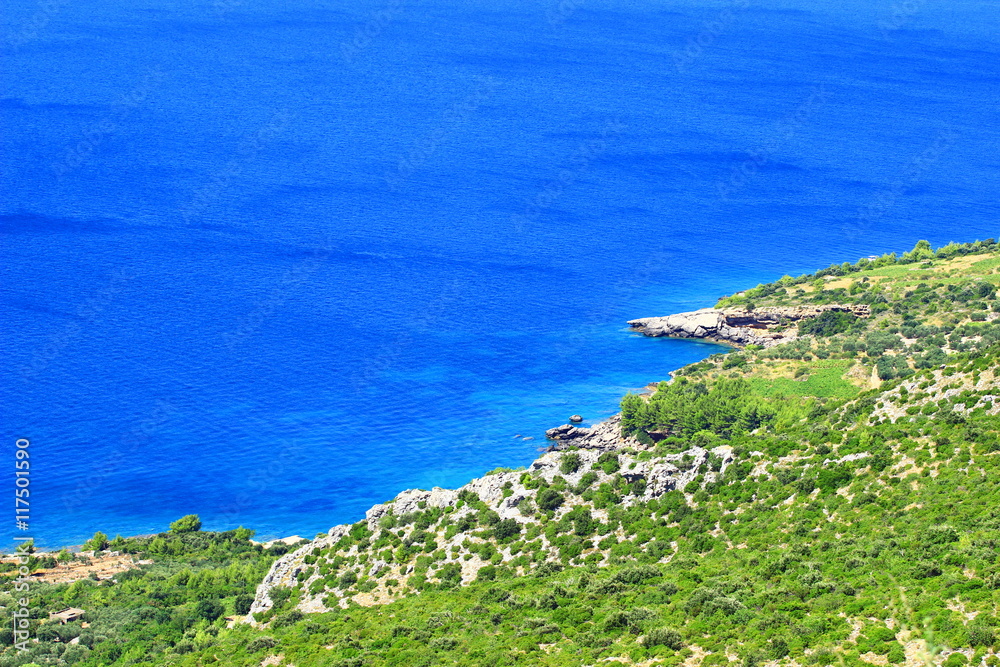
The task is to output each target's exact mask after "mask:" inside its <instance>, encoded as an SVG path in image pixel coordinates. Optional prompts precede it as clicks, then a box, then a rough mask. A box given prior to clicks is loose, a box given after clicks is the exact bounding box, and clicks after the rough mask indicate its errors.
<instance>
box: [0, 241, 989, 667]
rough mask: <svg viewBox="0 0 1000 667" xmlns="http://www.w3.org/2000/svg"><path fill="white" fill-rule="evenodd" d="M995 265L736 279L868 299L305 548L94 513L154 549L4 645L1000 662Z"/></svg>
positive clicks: (185, 656)
mask: <svg viewBox="0 0 1000 667" xmlns="http://www.w3.org/2000/svg"><path fill="white" fill-rule="evenodd" d="M998 283H1000V251H998V247H997V245H996V244H995V243H994V242H993V241H992V240H989V241H985V242H977V243H975V244H951V245H949V246H946V247H945V248H941V249H939V250H937V251H934V250H933V249H931V248H930V246H929V244H926V242H921V243H918V244H917V246H916V247H915V248H914V250H913V251H911V252H909V253H906V254H904V255H902V256H900V257H896V256H894V255H887V256H884V257H881V258H879V259H877V260H862V261H860V262H857V263H854V264H850V263H845V264H842V265H834V266H832V267H830V268H828V269H824V270H822V271H819V272H817V273H815V274H812V275H809V276H801V277H799V278H791V277H785V278H782V279H781V280H779V281H776V282H774V283H771V284H767V285H760V286H758V287H756V288H753V289H750V290H748V291H747V292H744V293H741V294H740V295H736V296H731V297H726V298H724V299H723V300H722V301H720V303H719V307H724V308H743V309H748V310H753V309H761V308H768V307H778V306H797V305H804V304H840V305H853V304H863V305H868V306H869V307H870V313H871V314H870V315H869V316H867V317H856V316H855V315H853V314H850V313H847V312H840V311H828V312H825V313H823V314H822V315H820V316H819V317H815V318H808V319H803V320H800V321H798V322H797V323H795V322H789V323H787V324H779V325H778V328H777V331H779V332H780V331H782V330H783V331H785V332H786V333H788V334H794V336H789V337H790V338H794V340H791V341H790V342H785V343H782V344H780V345H776V346H774V347H769V348H767V349H743V350H737V351H733V352H730V353H728V354H718V355H714V356H712V357H710V358H709V359H707V360H705V361H702V362H699V363H696V364H692V365H690V366H688V367H685V368H683V369H680V370H679V371H677V372H676V373H675V379H674V381H673V382H669V383H667V382H661V383H660V385H659V387H658V388H657V390H656V392H655V393H653V394H652V395H629V396H626V397H624V398H623V400H622V415H621V430H622V435H623V436H624V438H625V439H624V440H623V442H622V446H621V447H620V448H618V449H615V450H610V451H603V450H594V449H574V448H573V447H565V448H561V449H560V451H554V452H550V453H547V454H545V455H544V456H543V457H541V458H540V459H539V460H538V461H536V462H535V464H533V465H532V466H531V467H530V468H529V469H527V470H516V471H511V470H503V469H501V470H497V471H493V472H491V473H489V474H487V475H485V476H484V477H483V478H481V479H479V480H474V481H473V482H471V483H470V484H469V485H467V486H466V487H463V489H461V490H460V491H459V492H451V491H444V490H435V491H434V492H428V493H419V492H412V493H408V494H401V495H400V496H399V497H398V498H397V499H395V501H392V502H390V503H388V504H386V505H383V506H377V507H376V508H373V510H371V511H370V513H369V517H368V518H367V519H364V520H361V521H359V522H358V523H356V524H354V525H353V526H349V527H343V528H342V529H335V530H334V531H332V532H331V533H330V534H329V535H321V536H317V538H316V539H315V540H314V541H312V542H310V543H309V544H306V545H303V546H301V547H298V548H297V550H295V551H289V549H288V548H287V547H285V546H284V545H281V544H279V545H275V546H273V547H271V548H269V549H264V548H263V547H262V546H261V545H256V544H253V543H251V542H250V540H249V538H250V537H251V535H252V534H251V533H250V531H243V530H240V531H230V532H228V533H206V532H202V531H198V530H192V529H191V528H193V526H187V527H186V528H185V527H183V524H179V525H175V527H174V530H173V531H172V532H169V533H164V534H162V535H160V536H156V537H150V538H132V539H118V540H115V541H114V542H113V543H110V544H104V543H103V542H104V540H103V536H97V538H98V539H96V540H95V543H94V544H92V545H91V546H95V547H107V548H112V549H117V550H118V551H122V552H126V553H132V554H135V555H136V558H142V559H144V560H148V561H151V562H150V563H147V564H143V565H141V566H139V567H138V568H136V569H132V570H128V571H127V572H124V573H120V574H117V575H115V577H114V579H105V580H101V581H96V580H94V579H82V580H79V581H77V582H75V583H64V584H41V583H35V584H33V585H32V595H33V598H32V604H31V613H32V615H33V617H34V618H33V621H32V624H31V635H32V637H34V638H37V639H39V640H40V641H38V642H37V643H35V642H31V643H29V644H28V646H27V648H28V650H27V651H19V650H18V649H17V647H15V646H14V645H13V644H14V642H15V641H16V637H15V635H14V633H13V631H12V630H6V631H0V641H2V643H3V644H4V645H5V648H4V649H3V652H2V654H0V667H7V666H8V665H10V666H13V665H25V664H30V663H32V662H33V663H35V664H38V665H63V664H76V665H84V666H91V665H93V666H97V665H150V666H151V665H184V666H187V665H191V666H194V665H240V666H251V665H252V666H254V667H256V666H258V665H295V666H296V667H312V666H316V667H319V666H330V667H332V666H342V667H347V666H357V667H360V666H366V667H367V666H372V667H375V666H383V665H385V666H388V665H398V666H406V667H411V666H418V665H470V666H471V665H490V666H491V667H492V666H494V665H497V666H499V665H567V666H568V665H601V664H610V665H616V664H624V665H643V666H652V665H665V666H666V665H670V666H674V665H686V666H691V667H694V666H696V665H703V666H706V667H707V666H709V665H734V666H736V665H741V666H751V665H788V666H791V665H803V666H804V665H903V664H909V665H930V664H934V665H941V664H944V665H947V666H949V667H950V666H953V665H966V664H972V665H998V664H1000V657H998V655H997V650H998V649H1000V646H998V643H1000V642H998V637H1000V620H998V619H1000V608H998V605H1000V417H998V414H997V413H998V412H1000V377H998V367H1000V313H998V311H1000V300H998V299H997V295H996V288H997V284H998ZM650 379H651V380H661V379H663V378H650ZM568 442H569V443H572V441H568ZM286 551H289V553H286ZM64 558H65V557H64ZM276 559H278V560H277V561H276ZM273 563H274V564H275V566H274V567H273V569H271V574H270V575H268V579H267V581H268V583H267V585H266V586H265V587H263V588H261V589H260V590H257V586H258V584H259V583H260V582H261V581H262V580H264V579H265V575H266V574H267V573H268V571H269V568H272V564H273ZM53 564H54V563H52V562H46V558H45V557H42V558H34V557H33V558H32V561H31V567H32V568H33V569H34V568H40V567H42V566H51V565H53ZM10 567H13V564H10ZM15 577H16V573H14V572H13V571H10V572H9V574H8V576H7V581H6V583H5V584H4V589H5V591H8V592H5V593H2V594H0V605H3V606H4V607H6V608H7V610H10V611H12V610H13V609H15V607H16V605H17V602H16V596H17V595H18V594H17V593H16V592H15V591H13V587H14V586H15V583H16V582H15V581H14V579H15ZM255 595H256V598H257V602H256V603H255V604H254V606H253V609H254V610H255V613H254V615H253V618H252V619H248V620H252V621H253V624H250V623H245V622H236V623H234V624H231V623H227V621H226V618H225V617H226V616H227V615H230V616H231V615H244V614H247V613H248V612H249V611H250V610H251V601H252V600H253V598H254V596H255ZM67 606H73V607H78V608H80V609H83V610H84V611H85V616H84V618H83V621H75V622H71V623H67V624H65V625H59V624H57V623H56V622H50V621H47V620H46V619H47V618H48V614H49V613H50V612H54V611H58V610H59V609H61V608H64V607H67ZM238 620H239V619H238ZM84 623H86V624H87V627H84ZM227 625H232V627H227ZM5 633H6V634H5Z"/></svg>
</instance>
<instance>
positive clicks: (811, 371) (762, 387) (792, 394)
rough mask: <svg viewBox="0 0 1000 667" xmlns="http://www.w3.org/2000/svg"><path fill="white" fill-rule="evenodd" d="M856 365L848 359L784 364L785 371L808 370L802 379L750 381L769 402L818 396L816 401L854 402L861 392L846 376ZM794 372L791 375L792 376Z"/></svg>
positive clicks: (758, 377) (755, 378) (759, 379)
mask: <svg viewBox="0 0 1000 667" xmlns="http://www.w3.org/2000/svg"><path fill="white" fill-rule="evenodd" d="M853 364H854V362H853V361H851V360H849V359H825V360H822V361H819V360H817V361H812V362H797V363H795V364H794V365H792V364H788V363H785V364H782V367H789V368H788V371H791V367H794V368H803V369H807V372H806V373H805V374H804V375H802V376H801V377H798V378H795V377H780V376H778V377H761V376H759V375H753V376H751V377H750V378H749V380H750V385H751V386H752V387H753V388H754V390H755V391H757V392H759V393H760V394H762V395H764V396H767V397H769V398H776V397H781V396H787V397H788V398H800V397H806V396H815V397H817V398H842V399H846V398H854V397H855V396H857V395H858V393H859V392H860V391H861V389H860V388H859V387H857V386H855V385H854V384H852V383H851V382H850V381H849V380H848V379H847V378H846V377H845V374H846V373H847V371H848V370H849V369H850V368H851V366H852V365H853ZM791 374H792V372H789V375H791Z"/></svg>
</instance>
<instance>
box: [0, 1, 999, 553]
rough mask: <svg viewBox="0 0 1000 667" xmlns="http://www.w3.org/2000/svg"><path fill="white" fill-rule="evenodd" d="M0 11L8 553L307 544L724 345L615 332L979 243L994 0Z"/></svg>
mask: <svg viewBox="0 0 1000 667" xmlns="http://www.w3.org/2000/svg"><path fill="white" fill-rule="evenodd" d="M0 14H2V19H0V20H2V25H0V32H2V35H3V42H2V52H0V55H2V60H0V67H2V70H3V72H2V74H3V76H2V77H0V132H2V134H0V161H2V162H0V178H2V184H0V187H2V195H3V197H2V202H0V213H2V228H3V239H2V243H3V261H2V262H0V317H2V326H0V329H2V348H0V349H2V355H3V361H2V373H3V374H2V378H0V406H2V407H0V410H2V435H3V439H4V440H3V445H2V448H0V451H2V452H6V454H0V456H6V457H8V459H9V460H8V462H7V463H0V465H3V466H6V467H7V468H8V469H9V470H11V471H12V470H13V462H14V449H15V448H14V442H15V440H16V439H17V438H28V439H30V442H31V445H30V452H31V455H32V458H31V462H32V468H31V477H30V479H31V493H32V495H31V502H32V505H31V521H30V529H29V530H28V531H25V532H20V533H19V532H18V531H16V530H15V529H14V525H13V524H14V517H13V516H10V517H9V523H8V524H7V527H6V528H4V530H3V536H2V537H0V542H3V543H4V544H10V543H11V540H12V538H13V537H14V536H15V535H22V536H23V535H31V536H34V537H35V538H36V539H38V541H39V542H40V543H41V544H42V545H45V546H50V547H52V546H60V545H64V544H79V543H80V542H81V541H82V540H84V539H85V538H87V537H89V536H90V535H91V534H92V533H93V532H94V531H96V530H102V531H104V532H106V533H110V534H112V535H114V534H116V533H121V534H123V535H128V534H138V533H149V532H157V531H161V530H165V529H166V527H167V524H168V523H169V522H170V521H172V520H174V519H176V518H178V517H180V516H181V515H184V514H188V513H197V514H199V515H200V516H201V517H202V519H203V521H204V525H205V528H207V529H230V528H235V527H237V526H238V525H245V526H247V527H251V528H254V529H256V530H257V531H258V534H259V535H260V536H284V535H291V534H301V535H306V536H310V537H311V536H312V535H314V534H315V533H317V532H320V531H326V530H327V529H329V528H330V527H331V526H333V525H335V524H338V523H344V522H352V521H356V520H358V519H359V518H361V517H362V516H363V512H364V510H365V509H366V508H368V507H369V506H370V505H372V504H373V503H376V502H383V501H385V500H387V499H389V498H391V497H393V496H394V495H395V494H396V493H397V492H399V491H401V490H403V489H406V488H414V487H421V488H429V487H431V486H434V485H438V486H445V487H455V486H457V485H461V484H463V483H464V482H465V481H467V480H468V479H470V478H472V477H474V476H478V475H480V474H481V473H483V472H485V471H487V470H489V469H491V468H493V467H496V466H500V465H503V466H512V467H513V466H519V465H526V464H528V463H529V462H530V461H531V460H532V459H534V458H535V457H536V456H537V455H538V448H539V447H541V446H544V430H545V429H546V428H549V427H552V426H556V425H558V424H562V423H565V422H566V420H567V418H568V417H569V415H571V414H573V413H580V414H582V415H584V416H585V417H586V418H587V420H588V423H592V422H594V421H598V420H600V419H602V418H605V417H607V416H608V415H610V414H612V413H613V412H614V411H615V410H616V406H617V403H618V399H619V397H620V396H621V395H622V394H623V393H625V392H626V391H628V390H630V389H633V390H634V389H636V388H639V387H642V386H643V385H645V384H646V383H648V382H650V381H655V380H660V379H664V378H666V377H667V373H668V372H669V371H670V370H672V369H674V368H677V367H679V366H681V365H683V364H685V363H689V362H692V361H695V360H697V359H700V358H703V357H704V356H706V355H708V354H710V353H712V352H714V351H717V350H718V349H719V348H717V347H713V346H709V345H704V344H699V343H693V342H684V341H671V340H653V339H646V338H642V337H637V336H635V335H632V334H631V333H630V332H629V331H628V329H627V327H626V325H625V322H626V321H627V320H628V319H632V318H636V317H644V316H651V315H662V314H667V313H670V312H674V311H682V310H691V309H695V308H699V307H704V306H709V305H712V304H713V303H714V302H715V300H716V299H717V298H718V297H719V296H721V295H724V294H729V293H732V292H734V291H737V290H739V289H742V288H746V287H749V286H753V285H755V284H757V283H759V282H762V281H769V280H773V279H776V278H779V277H781V276H782V275H783V274H786V273H789V274H798V273H803V272H807V271H812V270H815V269H817V268H821V267H823V266H827V265H829V264H830V263H832V262H841V261H844V260H851V261H854V260H856V259H857V258H859V257H861V256H865V255H869V254H872V253H882V252H889V251H903V250H907V249H909V248H911V247H912V246H913V244H914V243H915V242H916V241H917V240H918V239H928V240H930V241H931V242H932V243H933V244H934V245H942V244H944V243H947V242H948V241H951V240H957V241H967V240H974V239H977V238H987V237H995V236H1000V229H998V225H997V222H998V220H1000V216H998V213H1000V210H998V209H1000V207H998V203H997V202H998V197H997V183H998V182H1000V158H998V155H1000V151H998V149H1000V114H998V108H997V107H998V100H1000V6H998V5H997V3H996V2H994V1H993V0H990V1H982V2H980V1H972V0H960V1H952V2H949V3H935V2H925V1H924V0H908V1H907V2H900V1H896V0H870V1H868V2H860V1H858V0H836V1H833V0H781V1H778V0H767V1H763V2H762V1H759V0H726V1H721V2H720V1H712V2H709V1H704V0H703V1H699V2H690V1H685V0H681V1H675V0H663V1H660V2H653V1H651V0H606V1H603V2H598V1H597V0H532V1H531V2H510V1H509V0H494V1H492V2H482V1H481V0H353V1H352V2H346V1H344V0H331V1H318V0H316V1H308V2H306V1H299V0H284V1H281V2H279V1H277V0H215V1H214V2H213V1H211V0H204V1H200V2H193V3H181V2H173V1H171V0H115V1H114V2H111V1H107V0H87V1H84V2H69V1H68V0H44V1H41V2H38V1H35V0H30V1H29V0H6V2H5V3H4V10H3V12H0ZM526 437H530V438H532V439H531V440H528V439H525V438H526ZM7 492H8V493H11V494H12V493H13V482H12V481H11V482H8V491H7ZM8 505H9V506H11V505H12V503H8ZM11 514H13V512H11Z"/></svg>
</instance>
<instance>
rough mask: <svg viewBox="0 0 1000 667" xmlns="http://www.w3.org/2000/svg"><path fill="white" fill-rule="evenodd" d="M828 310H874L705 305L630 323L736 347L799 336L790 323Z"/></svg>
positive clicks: (862, 309) (645, 330)
mask: <svg viewBox="0 0 1000 667" xmlns="http://www.w3.org/2000/svg"><path fill="white" fill-rule="evenodd" d="M828 310H833V311H841V312H847V313H851V314H853V315H855V316H857V317H868V316H869V314H870V310H869V308H868V306H866V305H849V306H842V305H838V304H829V305H822V306H805V307H796V308H780V307H775V308H760V309H755V310H744V309H742V308H732V309H724V310H720V309H716V308H702V309H701V310H695V311H692V312H689V313H676V314H674V315H667V316H665V317H644V318H641V319H637V320H630V321H629V323H628V324H629V326H630V327H632V328H633V329H635V330H636V331H638V332H640V333H641V334H643V335H644V336H652V337H661V336H667V337H670V338H699V339H702V340H707V341H712V342H715V343H724V344H726V345H733V346H735V347H746V346H747V345H758V346H760V347H765V348H766V347H773V346H775V345H780V344H781V343H787V342H788V341H792V340H795V339H796V338H797V330H796V328H794V327H789V325H791V324H794V323H796V322H798V321H799V320H804V319H810V318H813V317H818V316H819V315H821V314H822V313H824V312H826V311H828Z"/></svg>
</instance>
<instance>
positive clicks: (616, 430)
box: [545, 414, 646, 452]
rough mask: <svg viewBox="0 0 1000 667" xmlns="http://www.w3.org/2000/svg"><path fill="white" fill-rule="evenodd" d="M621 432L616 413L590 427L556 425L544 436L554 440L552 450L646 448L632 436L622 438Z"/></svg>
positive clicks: (620, 418)
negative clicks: (569, 448)
mask: <svg viewBox="0 0 1000 667" xmlns="http://www.w3.org/2000/svg"><path fill="white" fill-rule="evenodd" d="M621 432H622V417H621V415H620V414H618V415H614V416H612V417H610V418H608V420H607V421H603V422H601V423H600V424H595V425H594V426H592V427H590V428H581V427H579V426H573V425H572V424H563V425H562V426H556V427H555V428H550V429H549V430H548V431H546V432H545V437H546V438H548V439H549V440H555V444H554V445H552V450H559V449H566V448H567V447H579V448H580V449H597V450H600V451H602V452H607V451H611V450H612V449H622V448H623V447H632V448H633V449H645V448H646V446H645V445H643V444H642V443H640V442H639V441H638V440H635V439H634V438H623V437H622V435H621Z"/></svg>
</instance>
